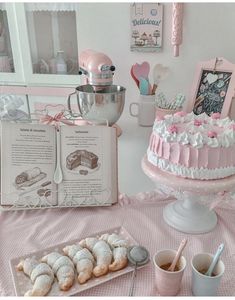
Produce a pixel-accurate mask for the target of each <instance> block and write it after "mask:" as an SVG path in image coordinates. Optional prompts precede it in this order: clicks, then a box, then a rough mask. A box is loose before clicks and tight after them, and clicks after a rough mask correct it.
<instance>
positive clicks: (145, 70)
mask: <svg viewBox="0 0 235 300" xmlns="http://www.w3.org/2000/svg"><path fill="white" fill-rule="evenodd" d="M132 67H133V74H134V76H135V77H136V78H137V79H138V80H140V77H142V78H145V79H148V76H149V71H150V65H149V63H148V62H147V61H145V62H143V63H142V64H138V63H136V64H134V65H133V66H132Z"/></svg>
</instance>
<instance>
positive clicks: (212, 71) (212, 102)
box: [187, 57, 235, 118]
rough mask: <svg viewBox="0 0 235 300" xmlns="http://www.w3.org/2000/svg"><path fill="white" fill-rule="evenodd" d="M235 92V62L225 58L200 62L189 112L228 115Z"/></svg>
mask: <svg viewBox="0 0 235 300" xmlns="http://www.w3.org/2000/svg"><path fill="white" fill-rule="evenodd" d="M234 94H235V64H232V63H230V62H229V61H227V60H225V59H224V58H222V57H220V58H215V59H212V60H209V61H205V62H200V63H199V64H198V65H197V68H196V74H195V78H194V82H193V87H192V91H191V95H190V100H189V104H188V109H187V111H188V112H191V111H193V112H194V113H195V114H196V115H199V114H201V113H203V112H205V113H206V114H207V115H211V114H212V113H217V112H219V113H221V117H222V118H224V117H226V116H228V114H229V110H230V106H231V102H232V98H233V97H234Z"/></svg>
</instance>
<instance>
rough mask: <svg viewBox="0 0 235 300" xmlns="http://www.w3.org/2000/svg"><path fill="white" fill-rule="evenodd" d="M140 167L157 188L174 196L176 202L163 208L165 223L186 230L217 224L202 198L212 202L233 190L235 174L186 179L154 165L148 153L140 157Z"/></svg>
mask: <svg viewBox="0 0 235 300" xmlns="http://www.w3.org/2000/svg"><path fill="white" fill-rule="evenodd" d="M142 169H143V171H144V172H145V174H146V175H147V176H148V177H150V179H152V180H153V181H154V182H155V184H156V187H157V189H160V190H164V191H166V192H167V193H169V194H170V195H173V196H175V197H176V198H177V200H178V201H174V202H173V203H170V204H168V205H167V206H166V207H165V208H164V211H163V218H164V220H165V221H166V223H167V224H168V225H170V226H171V227H173V228H175V229H177V230H179V231H182V232H185V233H191V234H199V233H206V232H209V231H211V230H212V229H213V228H214V227H215V226H216V224H217V216H216V213H215V212H214V211H213V210H210V209H209V208H208V207H206V206H205V205H203V198H207V199H210V201H212V200H213V199H215V197H217V195H218V193H220V192H224V191H226V192H234V191H235V175H234V176H230V177H227V178H223V179H217V180H194V179H187V178H183V177H179V176H175V175H173V174H170V173H168V172H164V171H162V170H160V169H159V168H158V167H156V166H153V165H152V164H151V163H149V162H148V160H147V156H144V158H143V159H142ZM198 200H201V201H198Z"/></svg>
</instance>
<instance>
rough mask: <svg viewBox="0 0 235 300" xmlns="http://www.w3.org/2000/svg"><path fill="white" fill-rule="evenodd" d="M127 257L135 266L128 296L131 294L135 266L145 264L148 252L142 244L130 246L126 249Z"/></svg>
mask: <svg viewBox="0 0 235 300" xmlns="http://www.w3.org/2000/svg"><path fill="white" fill-rule="evenodd" d="M127 257H128V260H129V261H130V262H131V263H132V264H133V265H134V266H135V269H134V271H133V274H132V279H131V285H130V290H129V296H133V292H134V286H135V278H136V271H137V267H138V266H142V265H145V264H146V263H147V262H148V261H149V252H148V250H147V249H146V248H144V247H143V246H138V245H137V246H132V247H130V248H129V249H128V250H127Z"/></svg>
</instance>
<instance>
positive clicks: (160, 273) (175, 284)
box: [153, 249, 186, 296]
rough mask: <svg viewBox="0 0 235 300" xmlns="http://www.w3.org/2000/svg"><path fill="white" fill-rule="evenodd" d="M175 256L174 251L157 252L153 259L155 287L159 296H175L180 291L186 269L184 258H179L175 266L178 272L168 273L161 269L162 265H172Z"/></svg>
mask: <svg viewBox="0 0 235 300" xmlns="http://www.w3.org/2000/svg"><path fill="white" fill-rule="evenodd" d="M175 255H176V251H175V250H170V249H166V250H161V251H158V252H157V253H156V254H155V255H154V257H153V263H154V266H155V281H156V287H157V290H158V292H159V294H160V295H161V296H175V295H177V294H178V292H179V290H180V286H181V281H182V277H183V273H184V270H185V267H186V259H185V257H184V256H181V257H180V259H179V262H178V264H177V265H178V267H179V270H178V271H176V272H169V271H166V270H163V269H162V268H161V266H162V265H166V264H169V263H172V261H173V259H174V257H175Z"/></svg>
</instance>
